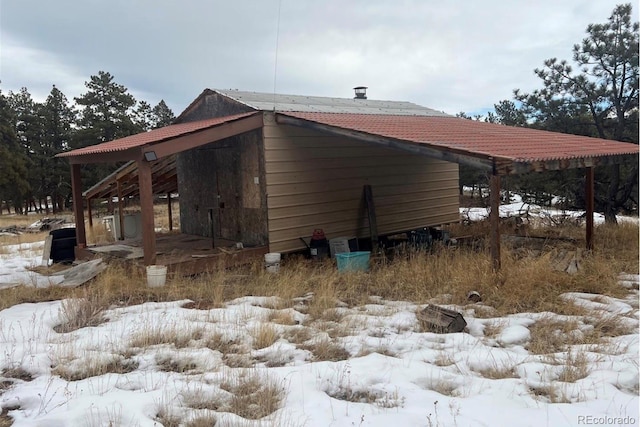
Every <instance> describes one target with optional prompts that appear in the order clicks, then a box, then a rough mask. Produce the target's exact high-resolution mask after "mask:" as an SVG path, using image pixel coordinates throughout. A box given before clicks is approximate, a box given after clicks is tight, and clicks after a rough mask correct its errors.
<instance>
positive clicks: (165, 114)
mask: <svg viewBox="0 0 640 427" xmlns="http://www.w3.org/2000/svg"><path fill="white" fill-rule="evenodd" d="M175 118H176V116H175V115H174V114H173V111H171V108H169V107H168V106H167V104H166V103H165V102H164V99H162V100H160V102H158V105H156V106H155V107H153V121H152V123H153V125H152V127H153V129H157V128H161V127H164V126H169V125H170V124H172V123H173V120H174V119H175Z"/></svg>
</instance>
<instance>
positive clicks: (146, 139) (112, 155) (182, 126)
mask: <svg viewBox="0 0 640 427" xmlns="http://www.w3.org/2000/svg"><path fill="white" fill-rule="evenodd" d="M258 114H259V113H256V112H249V113H243V114H234V115H230V116H224V117H216V118H213V119H206V120H199V121H194V122H186V123H179V124H175V125H169V126H165V127H162V128H159V129H154V130H151V131H149V132H142V133H138V134H136V135H130V136H127V137H124V138H120V139H115V140H113V141H108V142H103V143H101V144H96V145H90V146H88V147H83V148H79V149H77V150H71V151H66V152H64V153H60V154H58V155H56V157H66V158H69V161H70V162H72V163H108V162H114V161H122V160H140V159H141V158H142V155H143V152H144V151H145V150H146V149H154V150H155V149H156V147H158V145H159V144H162V143H165V142H169V143H172V144H173V143H175V141H176V140H177V139H178V138H183V137H189V136H197V135H199V134H200V135H203V136H204V135H205V131H208V130H209V129H212V128H221V127H224V125H227V128H228V131H230V133H231V134H234V129H236V128H237V129H236V131H235V133H242V132H246V129H247V127H250V128H256V127H260V126H262V118H261V117H260V118H259V120H252V121H251V123H249V122H247V123H246V124H247V126H242V124H241V123H239V125H238V126H236V127H235V128H234V123H236V122H242V121H243V119H247V118H249V117H251V116H257V115H258ZM254 122H255V123H254ZM183 139H184V138H183ZM202 142H203V143H206V142H207V140H206V138H204V140H203V141H202ZM198 143H200V141H198ZM163 148H164V149H163V150H162V152H159V153H157V154H158V158H160V157H164V156H165V155H170V154H175V153H176V152H180V151H184V150H186V149H189V148H193V147H192V146H191V145H189V144H184V146H181V145H180V144H175V145H174V146H173V147H171V148H168V147H167V146H166V144H164V147H163Z"/></svg>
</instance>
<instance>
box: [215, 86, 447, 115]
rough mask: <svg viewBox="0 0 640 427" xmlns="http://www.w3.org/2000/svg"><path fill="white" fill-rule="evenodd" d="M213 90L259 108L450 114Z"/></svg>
mask: <svg viewBox="0 0 640 427" xmlns="http://www.w3.org/2000/svg"><path fill="white" fill-rule="evenodd" d="M215 91H216V92H218V93H220V94H221V95H224V96H226V97H228V98H231V99H234V100H236V101H238V102H241V103H243V104H245V105H248V106H249V107H252V108H255V109H257V110H262V111H274V110H275V111H278V112H280V111H301V112H316V113H350V114H372V115H388V114H393V115H403V116H435V117H451V116H449V115H448V114H445V113H443V112H441V111H436V110H433V109H431V108H427V107H423V106H421V105H417V104H413V103H411V102H398V101H380V100H374V99H350V98H330V97H322V96H303V95H283V94H273V93H260V92H245V91H239V90H221V89H216V90H215Z"/></svg>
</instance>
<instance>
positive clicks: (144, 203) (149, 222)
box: [121, 160, 156, 265]
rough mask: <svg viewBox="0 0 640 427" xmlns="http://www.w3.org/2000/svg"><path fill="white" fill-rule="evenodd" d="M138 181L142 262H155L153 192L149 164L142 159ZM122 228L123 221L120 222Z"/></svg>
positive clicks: (139, 164) (151, 263)
mask: <svg viewBox="0 0 640 427" xmlns="http://www.w3.org/2000/svg"><path fill="white" fill-rule="evenodd" d="M138 182H139V185H140V209H141V211H142V248H143V251H144V264H145V265H153V264H155V263H156V233H155V224H154V216H153V192H152V190H151V187H152V181H151V166H150V165H149V163H148V162H146V161H144V160H140V161H138ZM121 225H122V228H124V223H121Z"/></svg>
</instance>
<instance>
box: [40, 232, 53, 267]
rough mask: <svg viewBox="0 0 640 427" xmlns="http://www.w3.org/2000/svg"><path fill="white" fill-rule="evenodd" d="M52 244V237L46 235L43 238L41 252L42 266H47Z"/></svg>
mask: <svg viewBox="0 0 640 427" xmlns="http://www.w3.org/2000/svg"><path fill="white" fill-rule="evenodd" d="M52 244H53V236H52V235H51V234H47V237H45V238H44V249H43V250H42V265H49V259H50V258H51V245H52Z"/></svg>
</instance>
